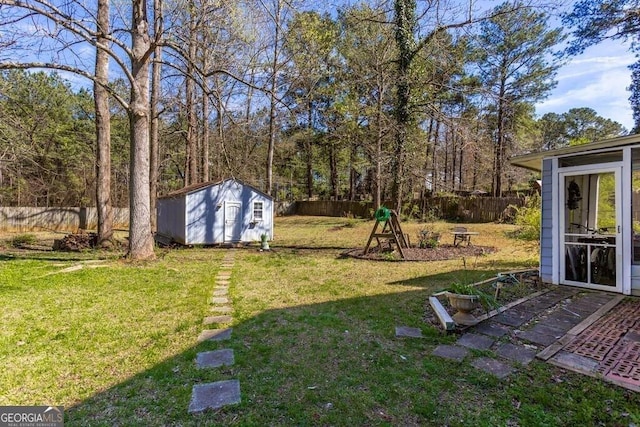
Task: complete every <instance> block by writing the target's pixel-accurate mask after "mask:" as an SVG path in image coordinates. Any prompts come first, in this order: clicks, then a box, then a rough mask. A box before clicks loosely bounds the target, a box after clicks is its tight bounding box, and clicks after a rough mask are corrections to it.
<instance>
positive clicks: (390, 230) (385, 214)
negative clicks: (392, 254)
mask: <svg viewBox="0 0 640 427" xmlns="http://www.w3.org/2000/svg"><path fill="white" fill-rule="evenodd" d="M374 217H375V219H376V223H375V225H374V226H373V230H371V234H370V235H369V241H368V242H367V246H365V248H364V252H363V253H364V254H365V255H366V254H367V253H368V252H369V248H370V247H371V243H372V242H373V239H375V240H376V242H377V244H378V245H377V247H379V248H382V245H383V244H385V243H386V244H388V245H389V248H390V249H393V244H395V245H396V246H397V247H398V252H399V253H400V256H401V257H402V258H403V259H405V254H404V249H408V248H409V244H408V242H407V239H406V238H405V235H404V233H403V232H402V227H400V220H399V219H398V214H397V213H396V211H394V210H392V209H387V208H384V207H381V208H378V210H377V211H376V213H375V215H374ZM381 223H384V225H383V226H382V231H380V232H379V233H378V232H377V231H378V226H379V225H380V224H381ZM380 239H385V240H383V241H381V240H380Z"/></svg>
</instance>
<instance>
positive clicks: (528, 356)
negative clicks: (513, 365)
mask: <svg viewBox="0 0 640 427" xmlns="http://www.w3.org/2000/svg"><path fill="white" fill-rule="evenodd" d="M496 354H497V355H498V356H500V357H502V358H504V359H508V360H511V361H512V362H518V363H520V364H522V365H528V364H529V363H531V361H532V360H533V359H534V358H535V357H536V350H534V349H532V348H527V347H525V346H522V345H515V344H511V343H504V344H502V345H501V346H500V347H498V348H497V349H496Z"/></svg>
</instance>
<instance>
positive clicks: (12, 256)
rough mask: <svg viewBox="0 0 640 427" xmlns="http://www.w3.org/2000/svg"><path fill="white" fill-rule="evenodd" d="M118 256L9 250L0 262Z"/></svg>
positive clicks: (71, 260) (83, 259) (0, 257)
mask: <svg viewBox="0 0 640 427" xmlns="http://www.w3.org/2000/svg"><path fill="white" fill-rule="evenodd" d="M120 256H121V255H118V254H109V255H100V254H96V253H94V252H86V253H84V254H82V253H72V252H11V253H5V254H0V262H1V261H19V260H22V261H25V260H36V261H69V262H73V261H78V262H81V261H90V260H112V259H118V258H119V257H120Z"/></svg>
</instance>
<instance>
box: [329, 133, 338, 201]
mask: <svg viewBox="0 0 640 427" xmlns="http://www.w3.org/2000/svg"><path fill="white" fill-rule="evenodd" d="M329 138H331V137H329ZM329 174H330V179H329V180H330V182H331V197H332V198H333V200H338V194H339V192H338V154H337V153H336V144H335V141H331V140H330V141H329Z"/></svg>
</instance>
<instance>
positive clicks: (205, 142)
mask: <svg viewBox="0 0 640 427" xmlns="http://www.w3.org/2000/svg"><path fill="white" fill-rule="evenodd" d="M205 66H206V65H205ZM205 70H206V68H205ZM210 111H211V104H210V103H209V91H208V83H206V82H205V88H204V90H203V91H202V181H203V182H208V181H209V179H210V178H209V138H210V136H209V135H210V133H211V132H210V130H209V114H210Z"/></svg>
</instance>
